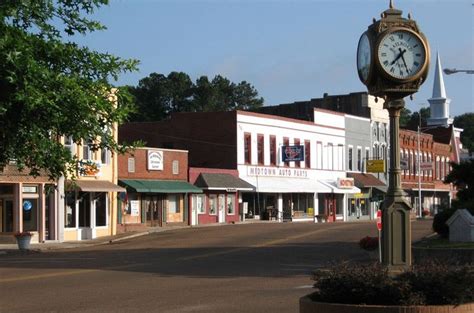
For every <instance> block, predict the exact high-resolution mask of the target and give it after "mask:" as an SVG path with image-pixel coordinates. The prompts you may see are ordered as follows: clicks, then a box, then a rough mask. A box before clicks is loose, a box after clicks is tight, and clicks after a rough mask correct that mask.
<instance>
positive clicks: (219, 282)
mask: <svg viewBox="0 0 474 313" xmlns="http://www.w3.org/2000/svg"><path fill="white" fill-rule="evenodd" d="M430 228H431V221H415V222H413V223H412V237H413V240H418V239H420V238H422V237H424V236H426V235H428V234H430V233H431V230H430ZM376 234H377V231H376V227H375V222H371V223H368V222H358V223H332V224H312V223H267V224H264V223H256V224H240V225H225V226H217V227H200V228H187V229H180V230H173V231H168V232H162V233H156V234H151V235H147V236H143V237H138V238H134V239H130V240H126V241H120V242H117V243H112V244H109V245H101V246H94V247H89V248H83V249H68V250H59V251H51V252H41V253H34V254H27V255H5V256H1V257H0V312H2V313H4V312H5V313H6V312H8V313H10V312H160V313H174V312H228V313H231V312H255V313H257V312H258V313H261V312H264V313H265V312H272V313H273V312H298V299H299V297H301V296H303V295H306V294H308V293H310V292H311V283H312V282H311V280H310V273H311V271H312V270H313V269H315V268H317V267H321V266H326V265H327V264H330V263H333V262H341V261H351V262H367V261H370V260H372V261H375V260H376V259H377V257H378V255H377V253H376V252H366V251H364V250H361V249H359V247H358V244H357V243H358V241H359V240H360V238H362V237H364V236H367V235H370V236H376Z"/></svg>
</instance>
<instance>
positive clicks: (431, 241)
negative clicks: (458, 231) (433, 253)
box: [415, 236, 474, 249]
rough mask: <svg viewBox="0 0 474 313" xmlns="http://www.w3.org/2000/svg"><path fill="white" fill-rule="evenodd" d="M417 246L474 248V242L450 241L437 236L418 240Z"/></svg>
mask: <svg viewBox="0 0 474 313" xmlns="http://www.w3.org/2000/svg"><path fill="white" fill-rule="evenodd" d="M415 246H416V247H419V248H427V249H429V248H436V249H443V248H444V249H474V242H450V241H449V239H448V238H441V237H438V236H435V237H432V238H427V239H424V240H422V241H420V242H417V243H416V244H415Z"/></svg>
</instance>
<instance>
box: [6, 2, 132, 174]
mask: <svg viewBox="0 0 474 313" xmlns="http://www.w3.org/2000/svg"><path fill="white" fill-rule="evenodd" d="M107 2H108V1H107V0H43V1H25V0H3V1H1V3H0V90H1V93H0V169H3V168H4V166H5V165H6V164H8V163H9V162H10V161H12V160H14V161H15V162H16V164H17V166H18V168H19V169H25V168H27V169H28V171H29V173H30V174H32V175H39V174H40V173H41V171H46V172H47V174H48V175H49V176H50V178H51V179H56V178H58V177H60V176H61V175H65V176H68V174H72V173H73V172H74V170H75V168H76V166H77V162H75V160H74V159H73V157H72V156H71V155H70V153H69V151H68V150H67V149H65V148H64V147H63V145H62V144H61V143H60V141H59V138H61V136H72V138H73V140H74V141H75V142H76V143H80V142H81V141H82V140H84V139H88V138H101V140H100V142H98V143H96V144H94V145H93V146H92V149H99V148H109V149H110V150H112V151H119V150H120V148H119V146H118V145H117V143H116V142H115V140H114V138H113V137H112V136H111V134H110V132H108V131H107V129H108V128H110V127H112V125H113V124H114V123H117V122H121V121H123V120H124V119H125V118H126V116H127V114H128V113H129V112H130V111H131V110H132V106H131V102H130V97H129V96H128V95H127V93H126V92H121V91H118V92H116V93H115V96H117V97H118V98H117V102H114V101H111V99H110V96H111V92H112V90H113V85H112V84H111V83H110V82H109V80H110V79H111V78H112V79H114V80H117V78H118V76H119V74H120V73H123V72H126V71H133V70H135V69H136V65H137V61H134V60H123V59H120V58H118V57H115V56H113V55H110V54H108V53H99V52H95V51H92V50H90V49H88V48H87V47H82V46H79V45H78V44H76V43H75V42H73V41H72V36H74V35H76V34H80V35H85V34H87V33H90V32H93V31H96V30H102V29H104V28H105V27H104V26H103V25H101V24H100V23H99V22H97V21H93V20H91V19H89V18H88V15H90V14H92V13H93V12H94V11H95V10H96V9H98V8H99V7H100V6H102V5H105V4H107Z"/></svg>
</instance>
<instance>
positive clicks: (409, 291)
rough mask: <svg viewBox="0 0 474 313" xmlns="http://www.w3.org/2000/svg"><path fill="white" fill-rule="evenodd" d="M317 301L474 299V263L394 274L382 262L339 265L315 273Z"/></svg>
mask: <svg viewBox="0 0 474 313" xmlns="http://www.w3.org/2000/svg"><path fill="white" fill-rule="evenodd" d="M313 279H314V281H315V283H314V288H316V292H314V293H313V294H311V295H310V298H311V299H312V300H313V301H320V302H328V303H342V304H366V305H441V304H451V305H456V304H462V303H468V302H472V301H474V271H473V268H472V266H468V265H464V266H460V265H455V266H453V265H446V264H440V263H429V264H422V265H416V266H413V267H412V269H410V270H409V271H406V272H403V273H402V274H399V275H396V276H391V275H390V274H389V272H388V270H387V268H385V267H383V266H381V265H379V264H378V263H375V264H370V265H361V264H349V263H345V264H339V265H336V266H333V267H331V268H329V269H327V270H319V271H317V272H315V273H314V276H313Z"/></svg>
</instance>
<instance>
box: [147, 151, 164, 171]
mask: <svg viewBox="0 0 474 313" xmlns="http://www.w3.org/2000/svg"><path fill="white" fill-rule="evenodd" d="M147 160H148V162H147V169H148V170H149V171H162V170H163V151H160V150H148V158H147Z"/></svg>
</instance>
